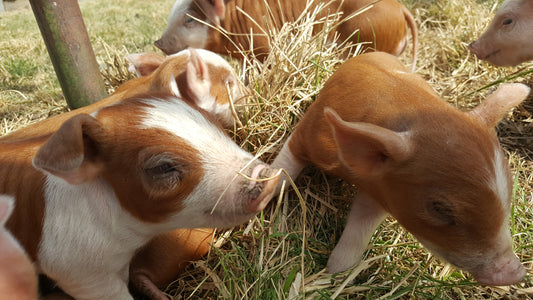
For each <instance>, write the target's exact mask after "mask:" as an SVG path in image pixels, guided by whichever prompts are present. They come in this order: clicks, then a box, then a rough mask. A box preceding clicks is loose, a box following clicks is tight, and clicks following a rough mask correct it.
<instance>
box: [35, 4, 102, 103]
mask: <svg viewBox="0 0 533 300" xmlns="http://www.w3.org/2000/svg"><path fill="white" fill-rule="evenodd" d="M30 4H31V7H32V9H33V14H34V15H35V18H36V19H37V23H38V24H39V29H40V30H41V34H42V36H43V39H44V42H45V44H46V48H47V49H48V54H49V55H50V59H51V60H52V64H53V65H54V69H55V71H56V75H57V78H58V80H59V83H60V84H61V89H62V90H63V94H64V95H65V99H66V100H67V104H68V106H69V107H70V108H72V109H74V108H79V107H82V106H85V105H89V104H91V103H93V102H96V101H98V100H100V99H103V98H105V97H106V96H107V93H106V90H105V85H104V81H103V79H102V76H101V75H100V70H99V67H98V63H97V62H96V58H95V56H94V51H93V48H92V46H91V42H90V40H89V35H88V34H87V30H86V29H85V23H83V18H82V16H81V10H80V7H79V5H78V1H77V0H30Z"/></svg>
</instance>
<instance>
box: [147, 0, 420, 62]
mask: <svg viewBox="0 0 533 300" xmlns="http://www.w3.org/2000/svg"><path fill="white" fill-rule="evenodd" d="M308 2H309V3H308ZM374 2H375V1H373V0H343V1H342V0H336V1H331V2H330V3H328V5H326V6H325V7H324V8H322V10H321V11H320V13H319V17H323V16H326V15H328V14H335V13H337V12H341V13H343V17H344V18H346V19H345V20H343V21H342V22H340V24H339V26H338V28H337V32H338V34H339V36H340V37H339V40H340V41H342V42H343V41H345V40H349V41H350V42H352V43H354V44H355V43H359V42H366V44H364V45H363V48H364V49H376V50H379V51H385V52H389V53H391V54H395V55H400V54H401V53H402V52H403V50H404V49H405V47H406V45H407V28H408V27H409V28H410V29H411V32H412V35H413V53H414V54H413V65H415V64H416V43H417V29H416V24H415V21H414V18H413V16H412V15H411V13H410V12H409V10H407V8H405V7H404V6H403V5H401V4H400V3H398V2H397V1H395V0H381V1H378V2H376V3H374ZM321 3H322V2H321V1H307V0H293V1H278V0H266V1H263V0H260V1H246V0H230V1H227V0H226V1H224V0H214V1H208V0H176V2H175V3H174V6H173V7H172V11H171V13H170V16H169V20H168V24H167V27H166V28H165V31H164V32H163V35H162V37H161V38H160V39H159V40H157V41H156V42H155V45H156V46H157V47H158V48H160V49H161V50H162V51H163V52H165V53H167V54H171V53H175V52H177V51H180V50H182V49H184V48H186V47H195V48H204V49H208V50H211V51H214V52H217V53H220V54H227V53H228V52H229V53H231V54H232V55H233V56H236V57H240V56H241V52H240V51H245V52H246V51H248V50H252V51H253V52H254V55H255V56H256V57H258V58H259V59H264V57H266V54H268V52H269V51H270V50H269V42H268V37H267V33H268V32H269V31H270V30H275V29H277V30H279V29H280V28H281V27H282V26H283V24H284V23H285V22H294V21H296V20H297V19H298V18H299V17H300V15H301V14H302V13H303V12H309V13H312V12H313V9H314V8H316V7H317V6H318V5H319V4H321ZM372 3H374V4H373V7H371V8H370V9H368V10H367V11H365V12H363V13H361V14H359V15H356V16H354V17H352V18H348V17H349V16H350V15H351V14H353V13H355V12H357V11H358V10H360V9H364V8H365V7H366V6H368V5H370V4H372ZM306 5H309V7H307V8H306ZM217 27H220V28H217ZM358 29H359V31H357V30H358ZM221 30H222V32H221ZM332 35H333V33H332Z"/></svg>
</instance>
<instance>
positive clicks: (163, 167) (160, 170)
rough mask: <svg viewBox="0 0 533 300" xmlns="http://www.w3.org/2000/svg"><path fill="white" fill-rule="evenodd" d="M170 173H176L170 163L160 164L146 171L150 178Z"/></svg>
mask: <svg viewBox="0 0 533 300" xmlns="http://www.w3.org/2000/svg"><path fill="white" fill-rule="evenodd" d="M172 172H177V170H176V168H175V166H174V165H173V164H171V163H162V164H160V165H157V166H155V167H152V168H148V169H146V173H147V174H148V175H149V176H151V177H152V178H157V177H161V176H166V175H168V174H170V173H172Z"/></svg>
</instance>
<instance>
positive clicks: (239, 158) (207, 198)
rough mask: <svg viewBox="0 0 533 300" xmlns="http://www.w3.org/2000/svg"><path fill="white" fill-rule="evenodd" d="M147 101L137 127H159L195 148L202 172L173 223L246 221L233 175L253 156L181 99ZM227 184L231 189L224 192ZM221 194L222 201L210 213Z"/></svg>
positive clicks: (202, 224)
mask: <svg viewBox="0 0 533 300" xmlns="http://www.w3.org/2000/svg"><path fill="white" fill-rule="evenodd" d="M152 101H153V102H152ZM154 102H157V103H154ZM147 103H149V104H153V106H152V107H148V108H147V109H146V117H145V118H144V120H143V122H142V123H141V124H142V125H141V126H140V128H141V129H142V128H159V129H162V130H165V131H168V132H170V133H173V134H175V135H176V136H178V137H180V138H182V139H183V140H185V141H186V142H187V144H188V145H190V146H191V147H193V148H194V149H196V150H197V151H198V153H199V156H200V158H201V165H202V168H203V171H204V175H203V177H202V179H201V181H200V183H199V184H198V185H197V186H196V187H195V189H194V191H193V192H192V193H191V194H190V195H189V197H187V199H185V201H184V202H183V210H181V211H180V212H179V213H177V214H176V215H175V216H174V217H173V218H172V219H173V221H172V222H174V223H173V226H174V227H184V228H185V227H186V228H192V227H217V226H228V222H229V223H234V224H238V223H241V222H245V221H246V220H247V219H246V213H245V212H244V211H243V202H242V201H244V200H246V199H244V198H243V199H240V198H242V196H243V195H238V194H237V193H238V192H239V191H240V190H241V188H242V187H241V186H240V185H239V182H241V181H242V178H241V177H238V178H237V179H236V174H237V172H238V171H240V170H241V168H242V167H243V166H245V165H246V164H247V163H248V162H250V161H252V160H253V159H254V158H253V156H252V155H251V154H249V153H247V152H246V151H244V150H242V149H241V148H240V147H239V146H238V145H237V144H235V143H234V142H233V141H232V140H231V139H230V138H229V137H227V136H226V135H225V134H224V132H223V131H222V130H221V129H219V128H218V127H217V126H215V125H214V124H213V123H211V122H210V121H209V120H207V119H206V118H205V117H204V116H203V115H202V114H201V113H200V112H199V111H197V110H196V109H194V108H192V107H190V106H189V105H188V104H186V103H185V102H183V101H182V100H181V99H178V98H174V99H172V98H169V99H165V100H157V99H152V100H149V102H147ZM229 184H231V188H230V189H228V190H227V191H226V188H227V187H228V185H229ZM223 193H224V197H223V198H222V200H221V203H220V204H218V205H216V207H217V208H216V210H215V212H214V214H213V215H209V212H211V210H212V209H213V207H215V204H216V202H217V199H219V197H220V196H221V195H222V194H223ZM215 216H216V217H215ZM243 216H244V219H242V218H243ZM249 217H251V216H248V218H249Z"/></svg>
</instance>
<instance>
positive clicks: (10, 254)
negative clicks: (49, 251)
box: [0, 195, 37, 300]
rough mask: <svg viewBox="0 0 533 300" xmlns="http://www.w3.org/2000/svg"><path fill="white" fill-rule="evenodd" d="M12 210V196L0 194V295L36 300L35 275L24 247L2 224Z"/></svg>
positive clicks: (20, 299)
mask: <svg viewBox="0 0 533 300" xmlns="http://www.w3.org/2000/svg"><path fill="white" fill-rule="evenodd" d="M12 211H13V198H12V197H10V196H7V195H0V226H1V227H0V297H2V299H7V298H4V297H8V298H9V299H17V300H37V275H36V273H35V269H34V267H33V264H32V263H31V261H30V259H29V258H28V256H27V255H26V253H25V251H24V249H23V248H22V247H21V246H20V244H19V243H18V242H17V240H15V238H13V236H12V235H11V233H9V231H7V230H6V228H5V227H4V225H5V224H6V222H7V219H8V218H9V216H10V215H11V212H12Z"/></svg>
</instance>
